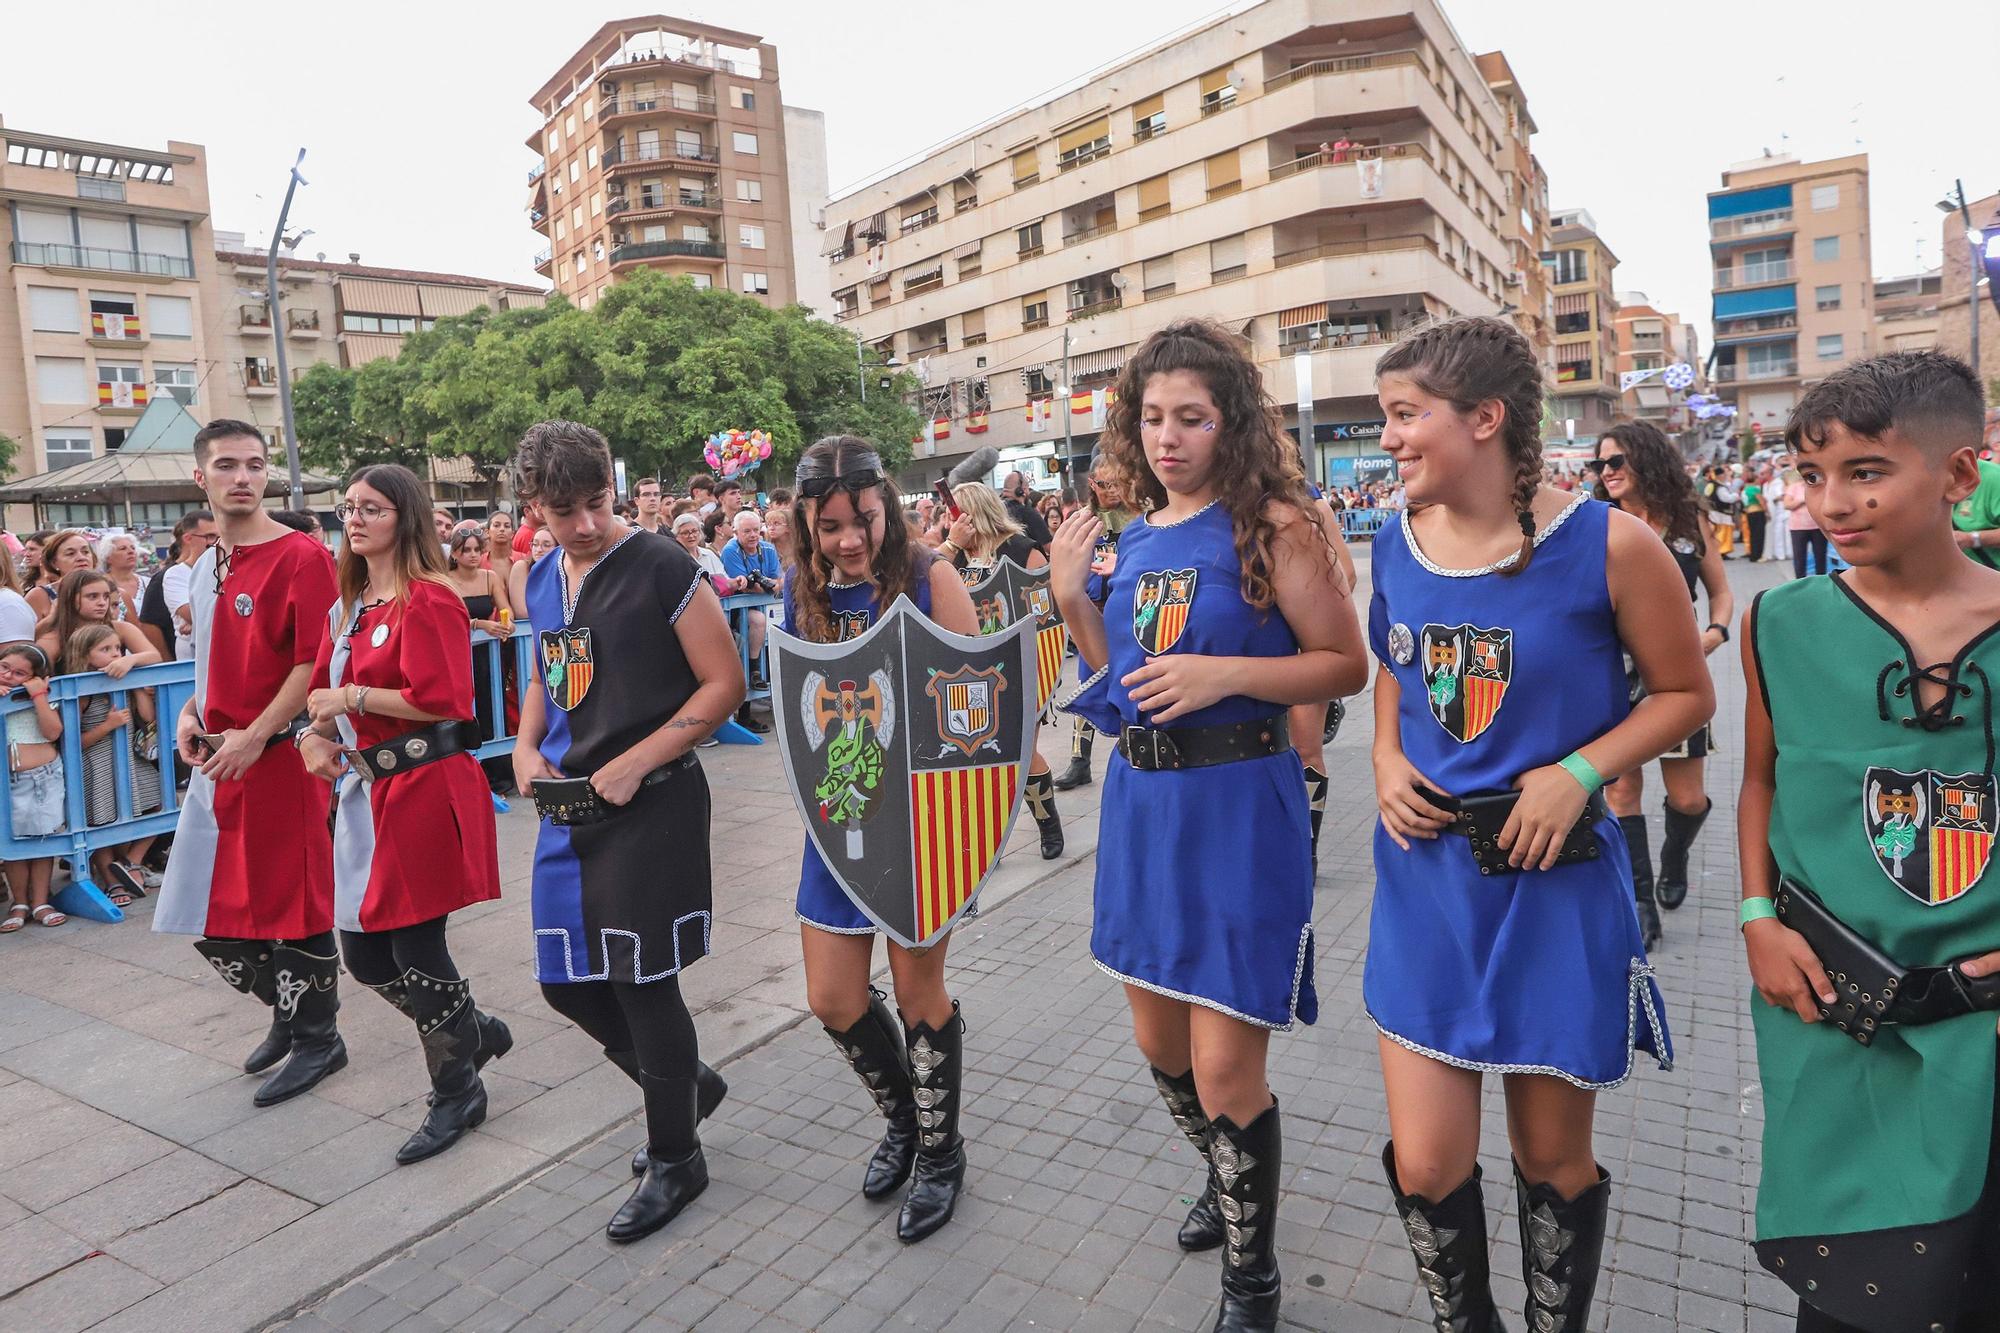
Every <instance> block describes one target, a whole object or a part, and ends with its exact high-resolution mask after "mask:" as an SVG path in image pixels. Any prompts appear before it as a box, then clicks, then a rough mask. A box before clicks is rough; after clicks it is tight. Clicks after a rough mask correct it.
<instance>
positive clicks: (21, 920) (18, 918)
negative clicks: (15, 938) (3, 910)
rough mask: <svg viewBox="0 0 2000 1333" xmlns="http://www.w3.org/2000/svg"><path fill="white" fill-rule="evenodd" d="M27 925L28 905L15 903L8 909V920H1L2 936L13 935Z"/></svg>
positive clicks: (0, 929)
mask: <svg viewBox="0 0 2000 1333" xmlns="http://www.w3.org/2000/svg"><path fill="white" fill-rule="evenodd" d="M27 924H28V905H27V904H26V903H15V904H14V905H13V906H12V907H10V908H8V909H7V916H6V919H5V920H0V935H12V934H13V933H14V932H15V931H17V930H19V929H20V928H21V927H23V926H25V925H27Z"/></svg>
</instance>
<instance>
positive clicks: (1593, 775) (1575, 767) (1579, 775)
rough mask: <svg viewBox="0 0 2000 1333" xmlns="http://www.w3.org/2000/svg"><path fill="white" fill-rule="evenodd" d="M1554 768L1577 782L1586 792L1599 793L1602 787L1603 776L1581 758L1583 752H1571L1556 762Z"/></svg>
mask: <svg viewBox="0 0 2000 1333" xmlns="http://www.w3.org/2000/svg"><path fill="white" fill-rule="evenodd" d="M1556 767H1558V768H1560V769H1561V770H1562V771H1563V772H1565V773H1567V774H1569V775H1570V776H1571V777H1573V778H1575V779H1576V780H1577V783H1578V785H1579V786H1581V787H1582V788H1583V789H1584V790H1585V791H1586V792H1596V791H1600V790H1602V789H1603V787H1604V775H1603V774H1602V773H1599V772H1598V771H1597V770H1596V769H1595V768H1593V767H1591V764H1590V761H1589V760H1588V759H1585V758H1584V757H1583V751H1581V750H1572V751H1570V752H1569V753H1568V754H1567V755H1564V756H1563V757H1562V758H1561V759H1560V760H1558V761H1557V762H1556Z"/></svg>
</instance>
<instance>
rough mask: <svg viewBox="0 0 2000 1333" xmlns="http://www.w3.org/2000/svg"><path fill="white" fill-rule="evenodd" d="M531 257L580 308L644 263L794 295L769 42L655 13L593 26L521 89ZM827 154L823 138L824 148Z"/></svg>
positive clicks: (757, 292)
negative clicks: (534, 238)
mask: <svg viewBox="0 0 2000 1333" xmlns="http://www.w3.org/2000/svg"><path fill="white" fill-rule="evenodd" d="M529 100H530V101H531V103H532V104H533V105H534V107H535V109H536V110H537V111H538V112H540V113H541V116H542V126H541V128H540V129H538V130H536V131H535V132H534V133H533V134H531V135H529V136H528V147H529V148H530V149H531V150H532V151H533V152H534V153H535V155H536V156H537V157H538V158H539V159H540V161H538V162H536V164H535V165H534V166H533V167H531V168H529V171H528V223H529V225H530V226H532V227H533V228H534V229H535V230H536V231H538V232H540V233H541V234H542V236H543V238H544V239H545V241H546V243H547V245H546V248H545V249H543V250H542V252H541V253H540V254H539V255H538V256H537V257H536V260H535V268H536V271H537V272H540V273H542V274H544V275H546V276H547V277H549V278H550V279H551V280H552V281H553V282H554V283H555V287H556V290H557V291H559V292H561V293H562V294H563V295H564V296H567V297H569V298H570V299H571V300H572V301H574V302H576V303H577V304H579V305H582V306H585V307H588V306H590V305H591V304H592V303H593V302H595V301H596V299H597V297H598V296H599V295H600V294H602V293H603V291H604V290H605V288H607V287H608V286H610V285H611V284H612V283H614V282H616V281H617V280H618V279H619V277H620V276H621V275H623V274H626V273H630V272H633V271H635V270H637V269H640V268H655V269H660V270H663V271H665V272H667V273H671V274H675V275H680V276H685V277H687V278H688V279H689V280H691V281H692V282H694V283H695V284H696V285H697V286H701V287H726V288H728V289H729V290H730V291H735V292H741V293H743V294H745V295H748V296H755V297H757V298H759V299H761V300H765V301H768V302H770V303H771V304H773V305H784V304H786V303H788V302H790V301H792V300H794V299H796V297H797V295H798V289H797V285H796V282H795V281H794V276H793V274H794V270H793V228H794V220H793V214H792V205H791V183H790V175H789V171H788V167H787V154H786V144H785V109H784V105H783V102H782V100H781V97H780V94H779V88H778V49H777V48H776V47H775V46H772V45H771V44H770V43H769V42H766V41H764V40H763V39H761V38H759V37H756V36H754V35H752V34H750V33H744V32H737V31H735V30H733V29H730V28H718V27H713V26H711V25H709V24H706V23H693V22H689V21H687V20H684V19H676V18H669V17H667V16H666V15H664V14H654V15H649V16H646V17H643V18H631V19H620V20H617V21H614V22H611V23H607V24H605V25H604V26H603V27H601V28H599V29H598V30H597V32H596V33H595V34H594V35H593V36H592V37H591V38H590V40H589V41H587V42H585V43H584V44H583V45H582V46H580V47H578V48H577V50H576V52H575V53H574V54H573V55H571V56H570V57H569V59H567V60H565V61H564V62H563V63H562V66H561V68H559V69H558V70H557V71H556V72H555V74H553V75H552V76H551V77H550V78H549V80H548V82H546V83H544V84H543V85H542V86H541V87H540V88H539V89H537V90H536V92H535V94H534V96H533V97H532V98H531V99H529ZM822 157H823V149H822Z"/></svg>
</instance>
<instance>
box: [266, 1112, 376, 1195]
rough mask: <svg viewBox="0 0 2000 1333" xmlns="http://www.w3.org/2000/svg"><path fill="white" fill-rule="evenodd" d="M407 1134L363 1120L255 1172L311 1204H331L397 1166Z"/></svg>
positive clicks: (277, 1187)
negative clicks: (397, 1152) (399, 1151)
mask: <svg viewBox="0 0 2000 1333" xmlns="http://www.w3.org/2000/svg"><path fill="white" fill-rule="evenodd" d="M408 1137H409V1134H408V1132H407V1131H406V1130H404V1129H402V1128H401V1127H400V1126H396V1125H390V1124H385V1123H383V1122H382V1121H379V1120H364V1121H362V1122H361V1123H360V1124H358V1125H355V1126H354V1127H353V1128H352V1129H350V1130H347V1131H346V1132H345V1133H341V1134H336V1135H334V1136H333V1137H332V1138H330V1139H328V1140H326V1141H325V1142H324V1143H317V1144H314V1145H312V1146H311V1147H308V1148H307V1149H306V1150H305V1151H303V1152H299V1153H294V1154H293V1155H292V1156H290V1157H287V1158H284V1159H282V1160H280V1161H277V1162H273V1163H272V1164H271V1165H269V1166H266V1167H261V1168H259V1169H258V1170H257V1171H256V1172H254V1174H255V1175H256V1177H257V1179H259V1180H261V1181H263V1182H264V1183H265V1184H267V1185H270V1186H272V1187H274V1188H276V1189H281V1190H284V1191H285V1192H286V1193H288V1194H292V1195H295V1196H296V1197H298V1198H301V1199H304V1200H306V1201H307V1202H309V1203H313V1204H326V1203H332V1202H333V1201H334V1200H335V1199H338V1198H340V1197H341V1196H342V1195H344V1194H350V1193H352V1192H353V1191H355V1190H357V1189H359V1188H361V1187H362V1186H364V1185H366V1184H368V1183H369V1182H370V1181H373V1180H377V1179H380V1178H381V1177H382V1176H385V1175H387V1174H389V1173H390V1172H391V1171H394V1170H396V1169H397V1167H396V1158H395V1153H396V1149H398V1148H400V1147H402V1146H403V1141H404V1140H405V1139H407V1138H408Z"/></svg>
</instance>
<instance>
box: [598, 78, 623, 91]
mask: <svg viewBox="0 0 2000 1333" xmlns="http://www.w3.org/2000/svg"><path fill="white" fill-rule="evenodd" d="M597 91H598V92H600V93H606V94H610V93H615V92H617V91H618V80H616V79H606V80H605V81H604V82H602V83H600V84H598V85H597Z"/></svg>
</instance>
